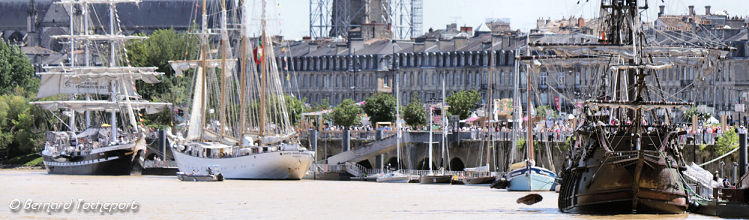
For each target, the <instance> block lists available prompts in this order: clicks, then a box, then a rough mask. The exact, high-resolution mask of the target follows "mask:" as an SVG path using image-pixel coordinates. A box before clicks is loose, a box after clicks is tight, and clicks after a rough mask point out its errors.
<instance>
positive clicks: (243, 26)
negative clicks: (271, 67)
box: [239, 0, 247, 141]
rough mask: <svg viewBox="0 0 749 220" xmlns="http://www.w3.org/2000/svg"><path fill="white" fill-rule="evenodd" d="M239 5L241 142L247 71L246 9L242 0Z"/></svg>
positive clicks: (244, 120) (245, 104)
mask: <svg viewBox="0 0 749 220" xmlns="http://www.w3.org/2000/svg"><path fill="white" fill-rule="evenodd" d="M240 5H241V6H240V7H242V18H241V30H242V33H241V34H240V35H241V36H242V42H241V47H240V50H239V51H240V52H241V56H242V59H241V60H240V61H239V66H240V71H239V77H240V83H239V84H240V85H239V92H240V93H239V105H240V107H239V109H240V111H239V112H241V113H240V114H239V137H240V141H241V139H242V137H243V134H244V132H245V129H246V128H245V126H246V124H245V123H246V122H247V116H246V112H247V101H246V100H245V99H246V97H247V91H245V89H246V88H245V85H246V84H247V75H246V74H247V72H246V71H247V48H246V47H247V33H246V32H247V21H245V16H246V14H245V13H247V12H246V11H245V9H246V8H245V7H246V6H245V2H244V0H240Z"/></svg>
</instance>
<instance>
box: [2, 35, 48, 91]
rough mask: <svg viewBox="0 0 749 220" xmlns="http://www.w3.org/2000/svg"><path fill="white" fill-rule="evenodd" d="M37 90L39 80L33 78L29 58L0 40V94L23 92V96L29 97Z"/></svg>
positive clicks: (32, 68) (32, 69)
mask: <svg viewBox="0 0 749 220" xmlns="http://www.w3.org/2000/svg"><path fill="white" fill-rule="evenodd" d="M17 88H21V89H22V90H17ZM38 89H39V79H38V78H36V77H34V67H32V66H31V62H30V61H29V58H28V57H27V56H26V55H25V54H23V52H22V51H21V49H20V48H19V47H18V46H13V45H9V44H8V43H6V42H5V41H3V40H0V94H10V93H13V92H14V91H24V93H25V94H22V95H23V96H26V97H31V96H33V93H36V91H37V90H38Z"/></svg>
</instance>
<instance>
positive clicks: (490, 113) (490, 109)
mask: <svg viewBox="0 0 749 220" xmlns="http://www.w3.org/2000/svg"><path fill="white" fill-rule="evenodd" d="M491 39H492V40H491V44H492V46H491V48H490V49H489V52H490V53H491V55H489V59H491V60H490V61H489V103H488V105H487V108H484V116H485V118H486V120H487V122H486V127H487V128H486V131H487V132H489V133H488V134H489V137H492V136H493V134H494V131H493V129H491V128H492V126H491V121H492V120H491V119H492V118H494V96H493V92H494V88H493V86H494V35H492V36H491ZM492 145H494V140H493V139H492V138H489V142H487V144H486V169H487V171H491V168H490V167H489V159H491V153H489V151H490V150H491V146H492Z"/></svg>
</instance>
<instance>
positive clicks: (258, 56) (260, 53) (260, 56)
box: [252, 39, 263, 65]
mask: <svg viewBox="0 0 749 220" xmlns="http://www.w3.org/2000/svg"><path fill="white" fill-rule="evenodd" d="M252 52H253V53H254V54H255V64H256V65H259V64H260V62H261V61H262V59H263V40H262V39H258V41H257V47H255V49H253V51H252Z"/></svg>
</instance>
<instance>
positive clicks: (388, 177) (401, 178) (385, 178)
mask: <svg viewBox="0 0 749 220" xmlns="http://www.w3.org/2000/svg"><path fill="white" fill-rule="evenodd" d="M410 179H411V177H410V176H408V175H406V174H403V173H401V172H399V171H393V172H390V173H386V174H383V175H382V176H379V177H377V182H378V183H408V181H409V180H410Z"/></svg>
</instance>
